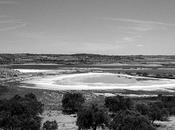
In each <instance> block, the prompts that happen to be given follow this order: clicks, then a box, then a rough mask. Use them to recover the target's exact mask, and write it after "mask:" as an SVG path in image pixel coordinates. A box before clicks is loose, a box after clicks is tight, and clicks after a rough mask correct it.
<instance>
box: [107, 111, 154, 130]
mask: <svg viewBox="0 0 175 130" xmlns="http://www.w3.org/2000/svg"><path fill="white" fill-rule="evenodd" d="M110 128H111V130H155V128H154V127H153V126H152V124H151V123H150V121H149V120H148V119H147V118H146V117H145V116H143V115H141V114H140V113H138V112H135V111H131V110H124V111H119V112H117V114H116V116H115V117H114V119H113V120H112V122H111V123H110Z"/></svg>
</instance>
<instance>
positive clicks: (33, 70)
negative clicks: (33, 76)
mask: <svg viewBox="0 0 175 130" xmlns="http://www.w3.org/2000/svg"><path fill="white" fill-rule="evenodd" d="M15 70H18V71H19V72H21V73H40V72H48V71H53V70H41V69H15Z"/></svg>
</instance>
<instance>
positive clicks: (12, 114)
mask: <svg viewBox="0 0 175 130" xmlns="http://www.w3.org/2000/svg"><path fill="white" fill-rule="evenodd" d="M42 111H43V104H42V103H41V102H39V101H38V100H37V99H36V97H35V95H33V94H27V95H25V97H21V96H18V95H16V96H14V97H13V98H12V99H9V100H1V101H0V128H3V129H5V130H9V129H20V130H31V129H32V130H39V128H40V124H41V118H40V117H39V114H41V113H42Z"/></svg>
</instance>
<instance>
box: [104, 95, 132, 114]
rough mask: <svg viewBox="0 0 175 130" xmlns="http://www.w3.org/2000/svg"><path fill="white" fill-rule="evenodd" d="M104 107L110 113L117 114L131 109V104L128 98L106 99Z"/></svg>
mask: <svg viewBox="0 0 175 130" xmlns="http://www.w3.org/2000/svg"><path fill="white" fill-rule="evenodd" d="M105 106H106V107H107V108H109V111H111V112H114V113H115V112H118V111H120V110H126V109H132V108H133V102H132V100H131V99H130V98H125V97H123V96H115V97H106V98H105Z"/></svg>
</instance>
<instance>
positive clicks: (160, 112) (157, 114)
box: [148, 102, 168, 123]
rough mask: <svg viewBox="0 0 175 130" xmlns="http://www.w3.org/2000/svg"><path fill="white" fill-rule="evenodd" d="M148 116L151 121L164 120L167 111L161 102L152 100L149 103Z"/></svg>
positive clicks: (166, 116)
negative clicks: (152, 101)
mask: <svg viewBox="0 0 175 130" xmlns="http://www.w3.org/2000/svg"><path fill="white" fill-rule="evenodd" d="M148 116H149V119H150V120H151V121H152V123H154V121H155V120H160V121H164V120H167V118H168V111H167V109H166V108H164V106H163V103H162V102H154V103H151V104H150V108H149V113H148Z"/></svg>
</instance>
